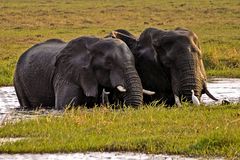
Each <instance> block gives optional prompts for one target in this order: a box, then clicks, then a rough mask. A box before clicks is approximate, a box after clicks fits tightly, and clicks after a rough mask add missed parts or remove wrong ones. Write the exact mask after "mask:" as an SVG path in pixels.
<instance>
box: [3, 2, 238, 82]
mask: <svg viewBox="0 0 240 160" xmlns="http://www.w3.org/2000/svg"><path fill="white" fill-rule="evenodd" d="M239 11H240V3H239V1H238V0H231V1H228V0H221V1H208V0H202V1H186V0H179V1H171V0H162V1H159V0H143V1H141V2H139V1H138V0H132V1H125V0H124V1H117V0H111V1H110V0H104V1H102V0H100V1H96V0H92V1H82V0H81V1H74V0H68V1H60V0H57V1H46V0H41V1H37V0H33V1H23V0H20V1H19V0H11V1H7V0H2V1H0V21H1V23H0V62H1V63H0V85H11V84H12V81H11V79H12V75H13V73H14V67H15V64H16V62H17V59H18V57H19V56H20V55H21V54H22V53H23V52H24V51H25V50H26V49H28V48H29V47H31V46H32V45H33V44H35V43H38V42H41V41H45V40H46V39H49V38H61V39H63V40H65V41H69V40H70V39H73V38H76V37H79V36H81V35H96V36H99V37H103V36H105V35H106V34H108V33H109V32H110V31H112V30H114V29H118V28H123V29H127V30H129V31H130V32H132V33H134V34H135V35H139V34H140V33H141V32H142V31H143V30H144V29H145V28H147V27H156V28H160V29H174V28H176V27H179V26H180V27H186V28H190V29H191V30H192V31H194V32H196V34H197V35H198V36H199V40H200V42H201V46H202V50H203V53H204V63H205V65H206V68H207V70H212V71H213V70H223V69H232V68H234V69H235V70H236V69H239V63H240V60H239V59H240V58H239V55H240V53H239V49H240V36H239V35H240V28H239V26H240V21H239V13H240V12H239ZM212 71H211V73H213V72H212ZM218 73H219V72H215V73H214V74H216V75H218ZM228 73H229V74H230V73H231V72H228ZM229 74H225V75H224V76H229ZM232 74H234V75H233V76H239V71H237V72H234V73H232Z"/></svg>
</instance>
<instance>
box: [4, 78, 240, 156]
mask: <svg viewBox="0 0 240 160" xmlns="http://www.w3.org/2000/svg"><path fill="white" fill-rule="evenodd" d="M207 85H208V89H209V91H210V92H211V93H212V94H213V95H214V96H215V97H216V98H218V99H219V101H218V102H215V101H213V100H211V99H210V98H209V97H207V96H206V95H203V96H202V98H201V101H202V103H205V104H212V103H221V101H222V100H223V99H225V98H227V99H228V100H229V101H230V102H231V103H239V102H240V79H237V78H214V79H210V80H209V81H208V84H207ZM18 107H19V103H18V100H17V97H16V93H15V90H14V88H13V87H1V88H0V125H1V124H3V123H5V122H6V121H8V120H9V119H11V120H14V119H21V118H22V117H24V119H25V118H31V117H34V116H42V115H44V114H48V113H49V112H51V113H55V112H56V111H54V110H53V111H51V110H50V111H38V112H23V111H17V112H16V111H15V109H16V108H18ZM1 143H4V142H1V141H0V144H1ZM1 159H9V160H11V159H24V160H25V159H26V160H30V159H55V160H58V159H59V160H60V159H66V160H67V159H71V160H72V159H117V160H122V159H165V160H166V159H168V160H174V159H178V160H181V159H196V158H186V157H180V156H168V155H148V154H139V153H137V154H136V153H118V152H117V153H116V152H113V153H98V152H89V153H73V154H14V155H8V154H0V160H1ZM217 159H218V158H217Z"/></svg>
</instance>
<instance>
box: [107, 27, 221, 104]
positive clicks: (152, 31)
mask: <svg viewBox="0 0 240 160" xmlns="http://www.w3.org/2000/svg"><path fill="white" fill-rule="evenodd" d="M107 37H113V38H118V39H121V40H123V41H124V42H125V43H126V44H127V45H128V46H129V48H130V49H131V51H132V53H133V54H134V57H135V61H136V69H137V71H138V74H139V76H140V78H141V81H142V85H143V88H144V89H147V90H151V91H155V92H156V94H155V95H153V96H147V95H144V102H151V101H153V100H160V102H165V103H166V104H167V105H173V104H174V103H175V98H174V95H176V96H178V97H179V98H182V100H183V99H185V100H188V101H192V98H191V90H194V94H195V95H196V96H197V98H198V99H200V97H201V95H202V94H203V93H207V94H208V96H209V97H210V98H212V99H214V100H217V99H216V98H215V97H213V96H212V95H211V94H210V93H209V91H208V90H207V86H206V78H207V77H206V73H205V69H204V65H203V61H202V52H201V50H200V46H199V42H198V38H197V36H196V34H195V33H193V32H192V31H190V30H187V29H182V28H177V29H175V30H159V29H156V28H147V29H145V30H144V31H143V32H142V33H141V35H140V37H139V38H136V37H135V36H134V35H132V34H131V33H130V32H128V31H126V30H123V29H119V30H115V31H113V32H112V33H111V34H110V35H108V36H107Z"/></svg>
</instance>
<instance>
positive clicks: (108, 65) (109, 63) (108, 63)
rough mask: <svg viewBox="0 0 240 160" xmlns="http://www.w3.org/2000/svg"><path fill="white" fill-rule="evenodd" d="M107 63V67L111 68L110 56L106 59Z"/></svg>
mask: <svg viewBox="0 0 240 160" xmlns="http://www.w3.org/2000/svg"><path fill="white" fill-rule="evenodd" d="M105 65H106V67H107V68H111V67H112V60H111V59H110V58H108V59H106V61H105Z"/></svg>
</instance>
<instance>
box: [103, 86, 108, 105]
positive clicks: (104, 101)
mask: <svg viewBox="0 0 240 160" xmlns="http://www.w3.org/2000/svg"><path fill="white" fill-rule="evenodd" d="M109 94H110V92H107V91H106V90H105V88H103V91H102V104H107V105H108V104H109V100H108V95H109Z"/></svg>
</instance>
